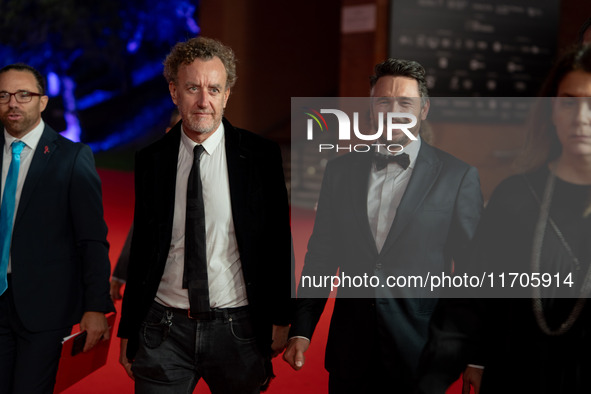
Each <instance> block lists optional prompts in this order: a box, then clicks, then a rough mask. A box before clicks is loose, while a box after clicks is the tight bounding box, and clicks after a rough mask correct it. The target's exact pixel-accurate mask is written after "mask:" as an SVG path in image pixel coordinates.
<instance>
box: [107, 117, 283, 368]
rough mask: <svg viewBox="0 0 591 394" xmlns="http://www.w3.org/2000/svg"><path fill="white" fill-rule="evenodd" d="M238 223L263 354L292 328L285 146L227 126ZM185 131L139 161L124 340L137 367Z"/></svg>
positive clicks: (163, 254)
mask: <svg viewBox="0 0 591 394" xmlns="http://www.w3.org/2000/svg"><path fill="white" fill-rule="evenodd" d="M223 122H224V128H225V137H226V143H225V147H226V156H227V163H228V175H229V180H230V200H231V204H232V217H233V220H234V227H235V230H236V240H237V242H238V250H239V252H240V260H241V263H242V272H243V275H244V279H245V283H246V292H247V296H248V302H249V305H250V307H251V313H252V314H253V316H254V321H255V325H256V327H255V328H256V336H257V339H258V342H259V345H260V347H261V350H262V351H264V352H265V354H267V353H268V352H269V351H270V344H271V329H272V324H278V325H287V324H289V312H290V310H289V305H290V250H291V249H290V247H291V244H290V242H291V232H290V227H289V206H288V202H287V190H286V188H285V180H284V176H283V168H282V161H281V152H280V149H279V146H278V145H277V144H275V143H273V142H271V141H268V140H266V139H264V138H262V137H260V136H257V135H256V134H253V133H251V132H248V131H246V130H242V129H237V128H234V127H233V126H232V125H231V124H230V123H229V122H228V121H227V120H225V119H224V120H223ZM181 132H182V131H181V127H180V123H179V124H177V125H176V126H175V127H174V128H173V129H172V130H171V131H170V132H169V133H168V134H166V135H165V136H163V137H162V138H161V139H160V140H159V141H157V142H155V143H153V144H152V145H150V146H148V147H146V148H144V149H142V150H141V151H139V152H138V154H137V156H136V167H135V193H136V194H135V199H136V200H135V217H134V233H133V238H132V242H131V255H130V264H129V270H128V278H127V285H126V289H125V295H124V298H123V307H122V314H121V323H120V325H119V333H118V335H119V336H120V337H122V338H128V339H129V342H128V348H127V354H128V357H130V359H133V356H134V355H135V352H136V350H137V340H138V333H139V330H140V325H141V323H142V321H143V319H144V317H145V316H146V314H147V312H148V310H149V308H150V305H151V304H152V302H153V301H154V297H155V296H156V292H157V290H158V285H159V284H160V280H161V279H162V273H163V272H164V266H165V264H166V259H167V256H168V250H169V248H170V240H171V234H172V222H173V214H174V198H175V185H176V169H177V161H178V152H179V144H180V138H181Z"/></svg>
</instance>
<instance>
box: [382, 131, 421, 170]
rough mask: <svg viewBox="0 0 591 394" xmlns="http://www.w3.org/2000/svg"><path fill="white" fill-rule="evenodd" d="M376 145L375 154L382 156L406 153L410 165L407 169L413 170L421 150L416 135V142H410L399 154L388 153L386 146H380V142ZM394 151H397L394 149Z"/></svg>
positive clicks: (396, 153) (397, 153)
mask: <svg viewBox="0 0 591 394" xmlns="http://www.w3.org/2000/svg"><path fill="white" fill-rule="evenodd" d="M376 144H378V146H377V148H376V150H375V151H376V153H379V154H382V155H399V154H401V153H406V154H407V155H408V158H409V159H410V164H409V166H408V167H409V168H414V166H415V162H416V161H417V156H418V155H419V150H420V149H421V136H420V135H417V140H416V141H412V140H411V141H410V142H409V143H408V144H407V145H406V146H405V147H404V149H403V150H402V151H400V152H395V153H394V152H390V151H389V150H388V149H387V147H386V144H382V143H380V142H376ZM396 149H398V148H397V147H396Z"/></svg>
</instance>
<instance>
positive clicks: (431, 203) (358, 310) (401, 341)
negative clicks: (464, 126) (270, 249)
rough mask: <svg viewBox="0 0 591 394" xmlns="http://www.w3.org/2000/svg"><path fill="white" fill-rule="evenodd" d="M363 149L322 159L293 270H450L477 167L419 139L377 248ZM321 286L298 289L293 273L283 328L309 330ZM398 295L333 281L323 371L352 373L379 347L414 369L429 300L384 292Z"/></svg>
mask: <svg viewBox="0 0 591 394" xmlns="http://www.w3.org/2000/svg"><path fill="white" fill-rule="evenodd" d="M371 156H372V155H371V153H352V154H347V155H344V156H340V157H338V158H336V159H334V160H332V161H331V162H329V164H328V165H327V167H326V172H325V174H324V179H323V184H322V189H321V193H320V198H319V202H318V210H317V214H316V220H315V223H314V230H313V233H312V236H311V238H310V241H309V244H308V253H307V255H306V261H305V265H304V269H303V272H302V276H303V275H310V276H317V277H318V276H325V275H335V272H336V270H337V268H339V269H340V272H341V273H344V274H346V275H348V276H357V275H359V276H363V275H364V274H367V275H379V276H381V277H382V279H384V278H386V277H387V276H389V275H396V276H398V275H408V274H413V273H426V272H427V271H430V272H431V273H436V272H439V273H441V272H446V273H450V272H451V263H452V259H454V261H455V262H456V264H457V263H458V262H459V261H461V260H462V259H463V258H464V255H465V254H466V248H467V246H468V243H469V241H470V239H471V238H472V236H473V233H474V230H475V228H476V225H477V222H478V220H479V217H480V211H481V207H482V196H481V192H480V182H479V178H478V173H477V171H476V169H475V168H474V167H471V166H469V165H467V164H466V163H464V162H462V161H460V160H458V159H456V158H454V157H453V156H451V155H449V154H447V153H445V152H443V151H441V150H439V149H436V148H434V147H431V146H430V145H428V144H427V143H425V141H422V142H421V148H420V150H419V153H418V157H417V160H416V164H415V168H414V169H413V173H412V176H411V178H410V180H409V183H408V187H407V189H406V191H405V193H404V196H403V198H402V201H401V202H400V205H399V207H398V210H397V213H396V217H395V219H394V222H393V223H392V226H391V229H390V232H389V234H388V236H387V238H386V242H385V244H384V246H383V248H382V251H381V253H378V251H377V248H376V246H375V241H374V237H373V235H372V232H371V229H370V225H369V221H368V217H367V190H368V180H369V174H370V170H371V166H372V160H371ZM381 283H384V282H381ZM329 290H330V289H329ZM327 295H328V294H327V292H326V291H324V290H322V291H321V290H319V289H310V288H303V287H302V282H301V281H300V287H299V292H298V301H297V307H296V312H295V317H294V323H293V324H292V329H291V333H290V335H291V336H294V335H300V336H305V337H307V338H311V336H312V333H313V331H314V328H315V326H316V324H317V322H318V320H319V317H320V315H321V313H322V311H323V309H324V305H325V302H326V296H327ZM403 295H404V294H403V293H398V292H397V289H388V288H387V287H385V288H382V287H379V288H377V289H374V288H371V287H369V288H365V289H355V290H354V291H353V292H350V291H348V290H347V289H345V288H341V289H339V290H338V295H337V300H336V302H335V307H334V312H333V315H332V321H331V325H330V331H329V337H328V344H327V349H326V359H325V365H326V368H327V370H328V371H329V372H331V373H336V374H338V375H341V376H346V377H349V378H350V377H352V376H359V375H360V374H362V373H364V372H365V371H364V366H367V365H371V364H370V363H366V362H364V361H363V360H369V359H371V358H372V357H374V355H375V350H376V349H385V350H386V351H387V352H388V353H389V354H391V355H392V357H391V359H392V360H393V364H395V365H394V367H395V368H396V371H398V372H399V373H400V374H404V375H406V376H412V375H413V374H415V373H416V368H417V365H418V359H419V355H420V352H421V351H422V348H423V346H424V344H425V342H426V339H427V332H428V323H429V319H430V316H431V313H432V311H433V309H434V306H435V304H436V302H437V300H436V299H434V298H393V297H401V296H403ZM343 296H344V297H352V298H343ZM406 296H408V294H406ZM413 296H415V297H419V296H422V295H421V294H414V295H413Z"/></svg>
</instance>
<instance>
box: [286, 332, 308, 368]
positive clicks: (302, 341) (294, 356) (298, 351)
mask: <svg viewBox="0 0 591 394" xmlns="http://www.w3.org/2000/svg"><path fill="white" fill-rule="evenodd" d="M309 346H310V341H309V340H307V339H306V338H292V339H290V340H289V342H288V343H287V349H286V350H285V353H283V359H284V360H285V361H287V363H288V364H289V365H291V367H292V368H293V369H295V370H296V371H299V370H300V369H302V367H303V366H304V362H305V357H304V352H305V351H306V350H308V347H309Z"/></svg>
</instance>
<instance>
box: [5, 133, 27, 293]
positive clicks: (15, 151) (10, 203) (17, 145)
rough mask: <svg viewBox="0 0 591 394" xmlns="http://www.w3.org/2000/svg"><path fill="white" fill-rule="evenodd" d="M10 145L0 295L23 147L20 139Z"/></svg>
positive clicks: (6, 284) (7, 256)
mask: <svg viewBox="0 0 591 394" xmlns="http://www.w3.org/2000/svg"><path fill="white" fill-rule="evenodd" d="M11 147H12V160H11V162H10V167H8V175H7V176H6V183H5V184H4V195H3V196H2V206H0V258H1V259H2V260H0V295H2V294H4V292H5V291H6V289H7V288H8V282H7V280H6V275H7V272H8V259H9V257H10V241H11V239H12V221H13V218H14V200H15V197H16V182H17V180H18V170H19V167H20V165H21V152H22V151H23V148H24V147H25V143H24V142H22V141H14V142H13V143H12V145H11Z"/></svg>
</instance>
